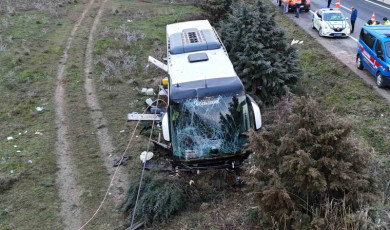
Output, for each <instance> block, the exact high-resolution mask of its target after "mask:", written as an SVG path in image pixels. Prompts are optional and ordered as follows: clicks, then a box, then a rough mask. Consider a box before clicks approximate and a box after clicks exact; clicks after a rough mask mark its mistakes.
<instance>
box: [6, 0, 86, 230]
mask: <svg viewBox="0 0 390 230" xmlns="http://www.w3.org/2000/svg"><path fill="white" fill-rule="evenodd" d="M81 8H82V5H69V6H68V8H67V10H69V11H67V13H69V17H68V16H65V15H66V14H67V13H64V14H63V16H60V17H59V18H53V17H51V16H50V15H49V14H48V13H46V12H37V11H27V12H20V13H18V14H16V15H15V16H12V17H11V16H8V15H2V16H0V21H3V20H4V19H7V20H8V21H9V22H11V24H10V25H9V26H8V27H5V26H4V23H3V24H2V27H1V26H0V28H1V30H0V31H1V33H0V34H1V35H2V38H3V41H4V40H5V39H6V38H9V39H7V40H8V41H7V42H5V43H6V52H0V82H1V83H0V128H1V130H2V131H1V133H0V149H1V151H0V159H1V162H0V177H7V176H10V177H16V178H17V181H16V183H15V184H14V185H13V187H12V189H10V190H8V191H6V192H5V193H1V194H0V229H33V228H35V229H62V228H63V225H62V220H61V217H60V214H59V211H60V200H59V197H58V192H57V189H56V186H55V179H56V171H57V166H56V157H55V144H54V143H55V138H56V130H55V129H53V127H54V108H53V104H54V102H53V100H52V98H53V93H54V86H55V82H56V73H57V63H58V60H59V59H60V56H61V55H62V51H63V49H64V44H65V41H66V39H67V37H68V34H69V33H70V30H71V29H72V27H73V24H74V19H73V18H72V16H73V13H74V14H77V13H79V11H80V9H81ZM72 12H73V13H72ZM11 37H12V39H11ZM12 73H13V74H12ZM36 106H43V107H44V110H43V111H42V112H37V111H36V109H35V107H36ZM37 131H38V132H41V133H43V135H36V134H34V133H35V132H37ZM19 133H21V134H19ZM8 136H13V137H14V138H15V140H13V141H7V140H6V137H8ZM14 145H16V146H17V147H14ZM17 151H21V152H19V153H18V152H17ZM28 160H31V161H32V163H31V164H30V163H28ZM11 170H13V173H11Z"/></svg>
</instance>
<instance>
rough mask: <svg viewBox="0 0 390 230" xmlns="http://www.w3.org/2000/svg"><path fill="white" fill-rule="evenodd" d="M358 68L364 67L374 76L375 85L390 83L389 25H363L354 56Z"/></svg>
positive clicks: (381, 85) (380, 85)
mask: <svg viewBox="0 0 390 230" xmlns="http://www.w3.org/2000/svg"><path fill="white" fill-rule="evenodd" d="M356 66H357V68H358V69H361V70H362V69H364V68H366V69H367V70H368V71H369V72H370V73H371V74H372V75H374V76H375V77H376V85H377V86H378V87H384V86H387V85H389V84H390V30H389V26H363V27H362V30H361V32H360V37H359V44H358V49H357V56H356Z"/></svg>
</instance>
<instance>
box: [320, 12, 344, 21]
mask: <svg viewBox="0 0 390 230" xmlns="http://www.w3.org/2000/svg"><path fill="white" fill-rule="evenodd" d="M324 20H325V21H344V20H345V17H344V15H343V14H341V13H326V14H324Z"/></svg>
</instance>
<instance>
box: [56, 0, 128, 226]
mask: <svg viewBox="0 0 390 230" xmlns="http://www.w3.org/2000/svg"><path fill="white" fill-rule="evenodd" d="M107 2H108V0H102V1H101V2H100V5H99V10H98V11H97V13H96V14H95V13H94V12H91V8H92V7H93V5H94V4H95V0H90V1H89V2H88V3H87V5H86V6H85V8H84V10H83V12H82V14H81V15H80V17H79V19H78V20H77V22H76V24H75V26H74V27H73V30H72V32H71V33H70V35H69V37H68V39H67V42H66V46H65V48H64V51H63V57H62V59H61V61H60V64H59V65H58V72H57V87H56V90H55V107H56V126H57V129H58V131H57V141H56V153H57V155H58V160H57V165H58V167H59V171H58V174H57V184H58V188H59V195H60V197H61V201H62V202H61V215H62V217H63V220H64V223H65V225H66V229H79V228H80V227H81V226H82V224H83V223H82V219H81V212H82V207H81V201H80V197H81V195H82V194H83V191H82V189H81V186H80V185H78V184H77V182H76V181H77V180H76V179H77V177H78V175H77V167H76V165H75V161H76V159H74V157H73V156H72V155H73V154H74V153H75V151H77V150H76V149H70V146H72V143H71V141H70V140H71V138H69V137H70V136H69V133H68V132H69V131H68V130H69V128H70V124H71V123H70V122H71V120H70V119H69V115H68V114H67V105H66V101H65V98H66V97H67V92H66V90H65V88H66V82H67V81H66V77H65V76H66V70H67V61H68V59H69V57H72V55H74V54H72V53H70V52H69V50H70V49H71V47H72V43H73V41H74V39H75V38H79V37H81V35H79V34H78V33H81V32H79V31H81V28H82V27H87V26H90V24H88V23H83V22H84V21H86V20H87V19H86V15H88V14H89V15H92V14H95V15H94V16H95V17H94V21H93V24H92V27H91V28H90V32H89V39H88V43H87V45H86V50H85V65H84V70H83V72H84V75H85V85H84V88H85V94H86V103H87V105H88V107H89V109H90V116H91V118H92V120H93V125H94V128H93V129H94V130H96V133H97V138H98V141H99V147H100V151H101V153H102V155H101V158H102V160H103V162H104V166H105V168H106V170H107V172H108V173H109V175H110V176H112V175H113V173H114V170H115V168H113V167H112V158H109V157H110V155H111V154H113V152H114V151H115V148H114V147H113V146H114V145H113V142H112V137H111V135H110V134H109V131H108V128H107V127H106V126H107V122H106V120H105V119H104V117H103V114H102V112H101V108H100V105H99V101H98V96H97V95H96V91H95V87H94V81H93V79H92V78H91V77H92V69H93V55H92V53H93V47H94V33H95V31H96V28H97V26H98V24H99V21H100V18H101V15H102V12H103V11H104V9H105V5H106V3H107ZM96 4H97V3H96ZM93 9H94V10H96V9H97V8H93ZM83 29H84V30H85V29H88V28H83ZM85 122H86V123H88V121H85ZM117 178H118V180H115V183H114V184H115V185H114V186H113V189H112V191H111V193H112V194H113V195H112V196H113V198H114V201H115V203H116V204H118V203H119V201H120V198H121V197H120V194H123V191H124V189H125V188H124V183H125V182H126V181H127V177H126V175H125V174H124V173H122V172H121V171H119V172H118V173H117Z"/></svg>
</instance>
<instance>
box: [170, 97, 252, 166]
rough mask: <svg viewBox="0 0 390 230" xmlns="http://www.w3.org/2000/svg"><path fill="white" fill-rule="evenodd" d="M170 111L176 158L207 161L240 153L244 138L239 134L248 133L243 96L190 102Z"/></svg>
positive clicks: (171, 106)
mask: <svg viewBox="0 0 390 230" xmlns="http://www.w3.org/2000/svg"><path fill="white" fill-rule="evenodd" d="M170 108H171V111H170V112H171V119H170V120H171V127H172V129H171V130H172V147H173V154H174V156H175V157H179V158H181V159H185V160H188V159H207V158H213V157H218V156H221V155H230V154H236V153H239V152H241V151H242V150H243V145H244V144H245V143H246V141H247V138H246V137H245V136H244V135H240V134H241V133H243V132H246V131H247V130H248V129H249V114H248V106H247V104H246V97H245V95H239V96H227V95H220V96H216V97H205V98H192V99H187V100H181V101H180V102H173V103H172V104H171V105H170Z"/></svg>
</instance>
